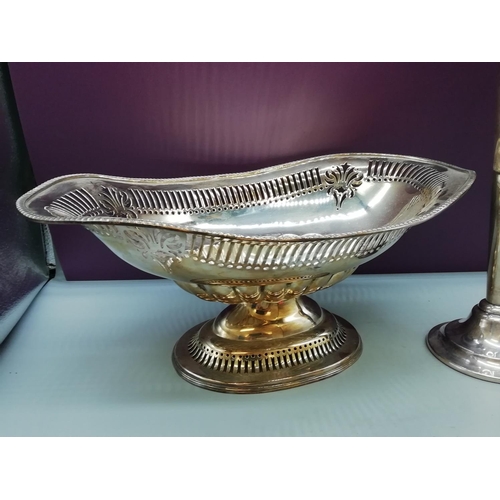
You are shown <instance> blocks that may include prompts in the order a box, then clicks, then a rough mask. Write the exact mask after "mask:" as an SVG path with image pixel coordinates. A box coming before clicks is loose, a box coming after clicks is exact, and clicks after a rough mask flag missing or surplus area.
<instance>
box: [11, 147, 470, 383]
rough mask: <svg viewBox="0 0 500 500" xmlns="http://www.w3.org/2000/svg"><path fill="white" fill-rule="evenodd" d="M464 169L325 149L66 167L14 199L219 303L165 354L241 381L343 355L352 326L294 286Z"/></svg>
mask: <svg viewBox="0 0 500 500" xmlns="http://www.w3.org/2000/svg"><path fill="white" fill-rule="evenodd" d="M474 179H475V173H474V172H473V171H470V170H463V169H460V168H457V167H454V166H452V165H448V164H445V163H442V162H438V161H433V160H427V159H422V158H414V157H409V156H397V155H385V154H336V155H328V156H321V157H317V158H311V159H307V160H301V161H296V162H293V163H287V164H285V165H279V166H276V167H272V168H266V169H262V170H256V171H252V172H246V173H244V174H230V175H215V176H210V177H190V178H180V179H132V178H122V177H110V176H105V175H94V174H76V175H68V176H64V177H58V178H56V179H53V180H50V181H48V182H45V183H44V184H42V185H40V186H38V187H37V188H35V189H33V190H32V191H30V192H28V193H26V194H25V195H24V196H22V197H21V198H19V200H18V201H17V207H18V209H19V211H20V212H21V213H22V214H23V215H25V216H26V217H28V218H29V219H31V220H33V221H36V222H40V223H49V224H81V225H83V226H84V227H86V228H87V229H89V230H90V231H91V232H92V233H94V234H95V235H96V236H97V237H98V238H99V239H100V240H101V241H102V242H103V243H104V244H105V245H107V246H108V247H109V248H110V249H111V250H112V251H113V252H114V253H115V254H116V255H118V256H119V257H120V258H122V259H123V260H124V261H126V262H128V263H129V264H131V265H133V266H135V267H137V268H139V269H141V270H143V271H146V272H148V273H151V274H154V275H156V276H161V277H163V278H169V279H172V280H174V281H175V282H176V283H177V284H178V285H179V286H180V287H181V288H182V289H184V290H186V291H188V292H190V293H192V294H194V295H196V296H197V297H199V298H201V299H204V300H210V301H218V302H224V303H227V304H230V305H229V306H228V307H227V308H226V309H225V310H224V311H223V312H222V313H221V314H220V315H219V316H218V317H217V318H215V319H213V320H210V321H207V322H205V323H203V324H201V325H197V326H194V327H193V328H192V329H191V330H189V331H188V332H187V333H186V334H185V335H184V336H183V337H182V338H181V339H180V340H179V341H178V342H177V344H176V346H175V348H174V353H173V362H174V365H175V367H176V369H177V371H178V373H179V374H180V375H181V376H182V377H183V378H185V379H186V380H188V381H189V382H191V383H193V384H195V385H198V386H201V387H204V388H207V389H212V390H216V391H222V392H238V393H253V392H266V391H272V390H277V389H285V388H289V387H294V386H297V385H302V384H305V383H309V382H313V381H316V380H320V379H323V378H326V377H329V376H331V375H334V374H336V373H338V372H340V371H342V370H344V369H345V368H347V367H348V366H350V365H351V364H352V363H354V361H356V359H357V358H358V357H359V355H360V354H361V340H360V338H359V335H358V333H357V332H356V330H355V329H354V327H353V326H352V325H351V324H350V323H348V322H347V321H346V320H344V319H342V318H340V317H338V316H335V315H334V314H332V313H330V312H329V311H327V310H325V309H323V308H321V307H319V306H318V305H317V304H316V302H314V301H313V300H312V299H310V298H309V297H305V295H308V294H310V293H312V292H315V291H317V290H321V289H324V288H327V287H329V286H332V285H334V284H335V283H338V282H339V281H341V280H343V279H345V278H346V277H348V276H349V275H350V274H352V273H353V272H354V271H355V269H356V268H357V267H358V266H359V265H360V264H363V263H364V262H367V261H369V260H371V259H373V258H375V257H376V256H377V255H379V254H380V253H382V252H384V251H385V250H387V249H388V248H389V247H391V246H392V245H393V244H394V243H396V241H397V240H398V239H399V238H401V236H403V234H404V233H405V232H406V231H407V230H408V229H409V228H410V227H412V226H414V225H416V224H420V223H422V222H425V221H426V220H428V219H430V218H432V217H434V216H435V215H437V214H438V213H439V212H441V211H442V210H444V209H445V208H447V207H448V206H449V205H451V204H452V203H453V202H454V201H456V200H457V199H458V198H459V197H460V196H462V195H463V194H464V193H465V192H466V191H467V189H468V188H469V187H470V186H471V185H472V183H473V182H474Z"/></svg>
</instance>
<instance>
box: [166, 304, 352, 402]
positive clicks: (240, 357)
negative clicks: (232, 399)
mask: <svg viewBox="0 0 500 500" xmlns="http://www.w3.org/2000/svg"><path fill="white" fill-rule="evenodd" d="M361 349H362V345H361V339H360V337H359V335H358V333H357V332H356V330H355V329H354V327H353V326H352V325H351V324H350V323H348V322H347V321H345V320H344V319H342V318H339V317H338V316H334V315H333V314H331V313H330V312H328V311H326V310H325V309H322V308H321V307H320V306H319V305H318V304H316V302H314V301H313V300H312V299H310V298H308V297H299V298H298V299H290V300H287V301H283V302H281V303H260V304H238V305H233V306H229V307H227V308H226V309H225V310H224V311H223V312H222V313H221V314H220V315H219V316H218V317H217V318H215V320H210V321H207V322H206V323H201V324H200V325H198V326H195V327H194V328H192V329H190V330H189V331H188V332H187V333H185V334H184V335H183V336H182V337H181V339H180V340H179V341H178V342H177V344H176V345H175V347H174V352H173V356H172V358H173V363H174V366H175V368H176V370H177V372H178V373H179V375H180V376H181V377H182V378H184V379H185V380H187V381H188V382H190V383H192V384H194V385H197V386H200V387H203V388H205V389H210V390H213V391H219V392H232V393H261V392H269V391H276V390H280V389H288V388H291V387H296V386H299V385H304V384H308V383H311V382H316V381H317V380H321V379H324V378H327V377H331V376H332V375H335V374H337V373H339V372H341V371H343V370H345V369H346V368H348V367H349V366H351V365H352V364H353V363H354V362H355V361H356V360H357V359H358V358H359V356H360V355H361Z"/></svg>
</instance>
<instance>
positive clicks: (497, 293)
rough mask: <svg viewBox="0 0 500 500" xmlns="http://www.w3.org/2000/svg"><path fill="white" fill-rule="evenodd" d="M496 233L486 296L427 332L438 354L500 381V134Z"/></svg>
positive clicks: (477, 375)
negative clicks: (467, 312)
mask: <svg viewBox="0 0 500 500" xmlns="http://www.w3.org/2000/svg"><path fill="white" fill-rule="evenodd" d="M491 218H492V234H491V246H490V259H489V265H488V283H487V290H486V299H483V300H481V301H480V302H479V304H477V305H475V306H474V307H473V308H472V312H471V314H470V315H469V317H468V318H467V319H460V320H455V321H451V322H448V323H442V324H440V325H437V326H435V327H434V328H433V329H432V330H431V331H430V332H429V334H428V336H427V346H428V347H429V349H430V351H431V352H432V354H434V356H436V357H437V358H438V359H439V360H440V361H442V362H443V363H445V364H446V365H448V366H450V367H451V368H454V369H455V370H457V371H459V372H462V373H465V374H466V375H470V376H471V377H475V378H479V379H481V380H488V381H490V382H497V383H500V255H499V253H500V227H499V226H500V134H499V137H498V140H497V144H496V150H495V160H494V163H493V195H492V200H491Z"/></svg>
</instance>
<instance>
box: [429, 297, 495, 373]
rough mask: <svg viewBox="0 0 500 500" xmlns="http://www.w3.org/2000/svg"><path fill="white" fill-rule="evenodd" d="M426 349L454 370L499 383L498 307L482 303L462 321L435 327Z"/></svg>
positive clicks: (483, 301)
mask: <svg viewBox="0 0 500 500" xmlns="http://www.w3.org/2000/svg"><path fill="white" fill-rule="evenodd" d="M427 346H428V348H429V350H430V351H431V352H432V354H434V356H436V358H438V359H439V360H440V361H441V362H443V363H444V364H445V365H448V366H449V367H451V368H453V369H454V370H457V371H459V372H461V373H464V374H465V375H469V376H471V377H475V378H479V379H481V380H487V381H489V382H496V383H500V307H499V306H495V305H493V304H490V303H489V302H487V301H486V300H482V301H481V302H480V303H479V304H478V305H476V306H474V308H473V309H472V312H471V315H470V316H469V317H468V318H467V319H466V320H455V321H450V322H449V323H442V324H440V325H437V326H435V327H434V328H433V329H432V330H431V331H430V332H429V334H428V336H427Z"/></svg>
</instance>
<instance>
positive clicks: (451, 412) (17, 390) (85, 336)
mask: <svg viewBox="0 0 500 500" xmlns="http://www.w3.org/2000/svg"><path fill="white" fill-rule="evenodd" d="M485 284H486V274H485V273H460V274H417V275H415V274H413V275H412V274H408V275H360V276H352V277H350V278H349V279H347V280H346V281H344V282H342V283H340V284H338V285H336V286H334V287H332V288H330V289H327V290H323V291H321V292H318V293H316V294H314V295H313V297H314V298H315V299H316V300H317V301H318V302H319V303H320V304H321V305H322V306H323V307H326V308H328V309H330V310H331V311H332V312H334V313H337V314H339V315H340V316H343V317H344V318H346V319H347V320H348V321H350V322H351V323H352V324H353V325H354V326H355V327H356V328H357V329H358V331H359V332H360V334H361V336H362V338H363V343H364V350H363V354H362V356H361V358H360V359H359V361H357V362H356V363H355V364H354V365H353V366H352V367H350V368H349V369H348V370H346V371H345V372H343V373H341V374H339V375H336V376H334V377H332V378H330V379H326V380H323V381H321V382H317V383H314V384H310V385H306V386H303V387H299V388H295V389H291V390H285V391H279V392H273V393H268V394H259V395H229V394H219V393H215V392H210V391H206V390H203V389H199V388H197V387H194V386H192V385H190V384H188V383H187V382H184V381H183V380H182V379H180V378H179V377H178V376H177V374H176V373H175V370H174V368H173V366H172V363H171V360H170V355H171V351H172V348H173V346H174V343H175V342H176V340H177V339H178V338H179V337H180V335H182V334H183V333H184V332H185V331H186V330H188V329H189V328H190V327H191V326H193V325H195V324H197V323H199V322H201V321H203V320H205V319H209V318H210V317H213V316H214V315H216V314H217V313H218V312H219V311H220V310H222V308H223V305H222V304H215V303H209V302H204V301H202V300H200V299H198V298H196V297H194V296H191V295H189V294H188V293H186V292H184V291H182V290H181V289H179V288H177V287H176V286H175V285H174V284H173V283H171V282H168V281H166V280H147V281H133V282H132V281H113V282H109V281H108V282H66V281H62V280H61V281H58V280H53V281H51V282H50V283H49V284H48V285H46V286H45V288H44V289H43V290H42V291H41V292H40V294H39V295H38V297H37V298H36V300H35V301H34V303H33V304H32V305H31V306H30V308H29V309H28V311H27V313H26V314H25V316H24V317H23V318H22V319H21V321H20V322H19V323H18V325H17V326H16V328H15V329H14V331H13V332H12V333H11V334H10V335H9V337H8V338H7V340H6V341H5V342H4V344H3V345H2V346H0V435H2V436H499V435H500V384H493V383H489V382H484V381H480V380H476V379H473V378H470V377H467V376H465V375H462V374H460V373H458V372H456V371H454V370H451V369H450V368H448V367H446V366H445V365H443V364H441V363H440V362H439V361H437V360H436V359H435V358H434V357H433V356H432V355H431V354H430V352H429V351H428V350H427V348H426V346H425V335H426V333H427V331H428V330H429V329H430V328H431V327H433V326H434V325H435V324H437V323H440V322H443V321H447V320H451V319H455V318H460V317H464V316H467V315H468V314H469V312H470V309H471V308H472V306H473V305H474V304H475V303H476V302H478V301H479V300H480V299H481V298H483V296H484V294H485Z"/></svg>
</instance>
